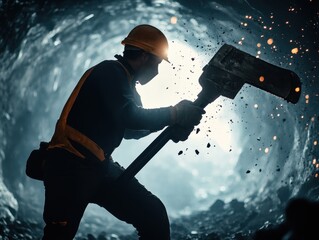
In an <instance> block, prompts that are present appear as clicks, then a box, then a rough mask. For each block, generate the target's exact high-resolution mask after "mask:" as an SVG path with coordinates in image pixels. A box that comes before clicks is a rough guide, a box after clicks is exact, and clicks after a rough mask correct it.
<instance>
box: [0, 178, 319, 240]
mask: <svg viewBox="0 0 319 240" xmlns="http://www.w3.org/2000/svg"><path fill="white" fill-rule="evenodd" d="M287 192H288V187H283V188H282V189H279V190H278V191H277V197H276V199H272V198H271V197H269V198H266V199H265V200H264V201H261V202H259V203H258V204H256V203H249V202H246V203H244V202H241V201H238V200H236V199H234V200H232V201H231V202H229V203H225V202H223V201H221V200H217V201H215V203H214V204H212V205H211V207H210V208H209V209H208V210H207V211H201V212H197V213H193V214H192V215H190V216H187V217H181V218H179V219H176V220H174V221H172V223H171V231H172V233H171V236H172V240H230V239H234V240H266V239H267V240H283V239H285V240H301V239H302V240H310V239H311V240H314V239H316V237H314V235H316V234H317V233H316V229H317V225H318V224H317V222H316V221H315V220H313V219H315V217H317V216H318V215H319V201H318V196H319V186H318V181H317V180H316V179H313V180H310V181H308V182H307V183H305V184H304V186H303V188H301V189H300V191H299V193H298V194H297V198H295V199H292V200H290V201H288V199H287V194H286V193H287ZM39 222H41V221H36V220H33V219H22V218H21V217H19V216H17V219H16V220H15V221H14V222H9V221H6V220H5V219H0V240H16V239H17V240H22V239H23V240H24V239H25V240H38V239H41V235H42V228H43V225H42V223H41V224H40V223H39ZM79 231H81V230H79ZM135 239H137V235H136V234H135V233H133V234H131V235H125V236H122V235H119V234H116V233H114V232H100V233H96V232H92V233H89V232H80V234H79V236H78V237H77V238H76V240H135Z"/></svg>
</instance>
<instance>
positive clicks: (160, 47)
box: [122, 24, 169, 62]
mask: <svg viewBox="0 0 319 240" xmlns="http://www.w3.org/2000/svg"><path fill="white" fill-rule="evenodd" d="M122 44H123V45H131V46H134V47H138V48H140V49H143V50H144V51H146V52H149V53H152V54H154V55H156V56H157V57H159V58H161V59H164V60H166V61H167V62H169V61H168V57H167V52H168V41H167V38H166V37H165V35H164V34H163V33H162V32H161V31H160V30H159V29H157V28H156V27H153V26H151V25H147V24H142V25H138V26H136V27H135V28H133V29H132V30H131V32H130V33H129V34H128V35H127V37H126V38H125V39H124V40H123V41H122Z"/></svg>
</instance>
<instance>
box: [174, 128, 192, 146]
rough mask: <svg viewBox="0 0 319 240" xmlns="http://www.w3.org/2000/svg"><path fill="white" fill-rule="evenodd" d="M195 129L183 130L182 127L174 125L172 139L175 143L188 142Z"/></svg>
mask: <svg viewBox="0 0 319 240" xmlns="http://www.w3.org/2000/svg"><path fill="white" fill-rule="evenodd" d="M193 129H194V127H190V128H183V127H181V126H180V125H174V126H173V127H172V133H171V139H172V140H173V142H174V143H178V142H179V141H185V140H187V138H188V136H189V135H190V134H191V132H192V131H193Z"/></svg>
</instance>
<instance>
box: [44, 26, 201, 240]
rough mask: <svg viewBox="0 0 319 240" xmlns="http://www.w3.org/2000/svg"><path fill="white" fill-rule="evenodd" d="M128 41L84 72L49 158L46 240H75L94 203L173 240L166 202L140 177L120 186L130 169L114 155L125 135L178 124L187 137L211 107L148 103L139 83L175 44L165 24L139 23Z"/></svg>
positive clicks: (178, 136) (177, 134) (150, 238)
mask: <svg viewBox="0 0 319 240" xmlns="http://www.w3.org/2000/svg"><path fill="white" fill-rule="evenodd" d="M122 44H123V45H125V47H124V52H123V56H120V55H116V56H115V58H116V59H117V60H105V61H103V62H101V63H99V64H97V65H95V66H94V67H92V68H90V69H88V70H87V71H86V72H85V73H84V75H83V76H82V78H81V79H80V81H79V82H78V84H77V86H76V87H75V89H74V90H73V92H72V94H71V95H70V97H69V99H68V101H67V102H66V104H65V106H64V108H63V110H62V113H61V116H60V118H59V120H58V121H57V124H56V128H55V132H54V134H53V137H52V139H51V141H50V143H49V147H48V150H47V152H48V154H47V155H48V156H47V159H46V161H45V163H44V185H45V205H44V213H43V217H44V221H45V224H46V225H45V228H44V236H43V239H44V240H52V239H54V240H64V239H73V238H74V236H75V234H76V232H77V229H78V226H79V223H80V220H81V218H82V216H83V213H84V211H85V209H86V207H87V205H88V204H89V203H95V204H98V205H99V206H101V207H103V208H105V209H106V210H107V211H109V212H110V213H111V214H113V215H114V216H115V217H117V218H118V219H120V220H122V221H125V222H127V223H129V224H132V225H133V226H134V227H135V228H136V230H137V232H138V235H139V237H140V238H139V239H142V240H156V239H159V240H167V239H170V227H169V220H168V217H167V212H166V209H165V206H164V205H163V203H162V202H161V201H160V200H159V199H158V198H157V197H156V196H154V195H153V194H152V193H151V192H149V191H148V190H147V189H146V188H145V187H144V186H143V185H141V184H140V183H139V182H138V181H137V179H135V178H134V179H132V180H130V181H129V182H128V183H127V184H126V185H125V186H121V187H119V186H118V185H117V184H116V179H117V178H118V177H119V176H120V175H121V173H122V172H123V171H124V168H123V167H121V166H120V165H119V164H118V163H116V162H115V161H113V159H112V157H111V154H112V152H113V150H114V149H115V148H117V147H118V146H119V145H120V143H121V141H122V139H123V138H135V139H138V138H141V137H143V136H146V135H147V134H149V133H151V132H155V131H158V130H161V129H163V128H164V127H165V126H175V129H176V131H174V134H173V136H172V140H173V141H174V142H178V141H184V140H186V139H187V138H188V136H189V134H190V133H191V132H192V130H193V129H194V126H195V125H197V124H199V122H200V120H201V117H202V114H203V113H204V110H203V109H201V108H199V107H196V106H194V105H193V104H192V102H190V101H188V100H183V101H181V102H179V103H178V104H176V105H175V106H170V107H163V108H156V109H145V108H143V107H142V105H141V100H140V97H139V95H138V93H137V91H136V89H135V85H136V83H137V82H139V83H140V84H142V85H143V84H146V83H148V82H149V81H150V80H152V79H153V78H154V77H155V76H156V75H157V74H158V65H159V64H160V63H161V62H162V60H166V61H168V57H167V51H168V41H167V38H166V37H165V35H164V34H163V33H162V32H161V31H160V30H159V29H157V28H155V27H153V26H150V25H139V26H136V27H135V28H134V29H133V30H132V31H131V32H130V33H129V34H128V36H127V37H126V38H125V39H124V40H123V41H122ZM159 100H160V99H159Z"/></svg>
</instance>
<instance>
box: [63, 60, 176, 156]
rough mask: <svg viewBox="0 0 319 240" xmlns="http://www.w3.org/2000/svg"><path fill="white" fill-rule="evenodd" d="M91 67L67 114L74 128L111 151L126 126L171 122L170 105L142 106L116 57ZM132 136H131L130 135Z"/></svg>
mask: <svg viewBox="0 0 319 240" xmlns="http://www.w3.org/2000/svg"><path fill="white" fill-rule="evenodd" d="M117 58H118V60H119V61H120V62H121V63H122V65H121V64H120V63H118V62H117V61H113V60H107V61H103V62H101V63H99V64H97V65H96V66H94V68H93V71H92V72H91V74H90V75H89V76H88V78H87V79H86V80H85V82H84V84H83V86H82V88H81V90H80V92H79V94H78V96H77V98H76V100H75V102H74V104H73V107H72V108H71V110H70V113H69V115H68V119H67V124H68V125H70V126H71V127H73V128H75V129H77V130H78V131H80V132H81V133H83V134H84V135H86V136H87V137H89V138H90V139H91V140H93V141H94V142H95V143H97V144H98V145H99V146H100V147H101V148H102V149H103V150H104V152H105V153H106V154H111V153H112V152H113V150H114V149H115V148H116V147H118V146H119V145H120V143H121V141H122V139H123V137H124V133H125V130H126V129H132V130H149V131H152V132H153V131H157V130H160V129H162V128H164V127H165V126H167V125H170V124H171V107H166V108H157V109H145V108H142V107H141V101H140V97H139V95H138V93H137V92H136V89H135V81H134V79H130V77H129V75H128V74H127V72H126V70H125V69H124V68H123V66H124V67H125V68H126V69H127V71H128V72H129V73H130V75H131V76H133V75H134V72H133V70H132V69H131V67H130V66H129V65H128V63H127V62H126V61H125V59H123V58H122V57H120V56H117ZM131 137H134V136H131Z"/></svg>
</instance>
